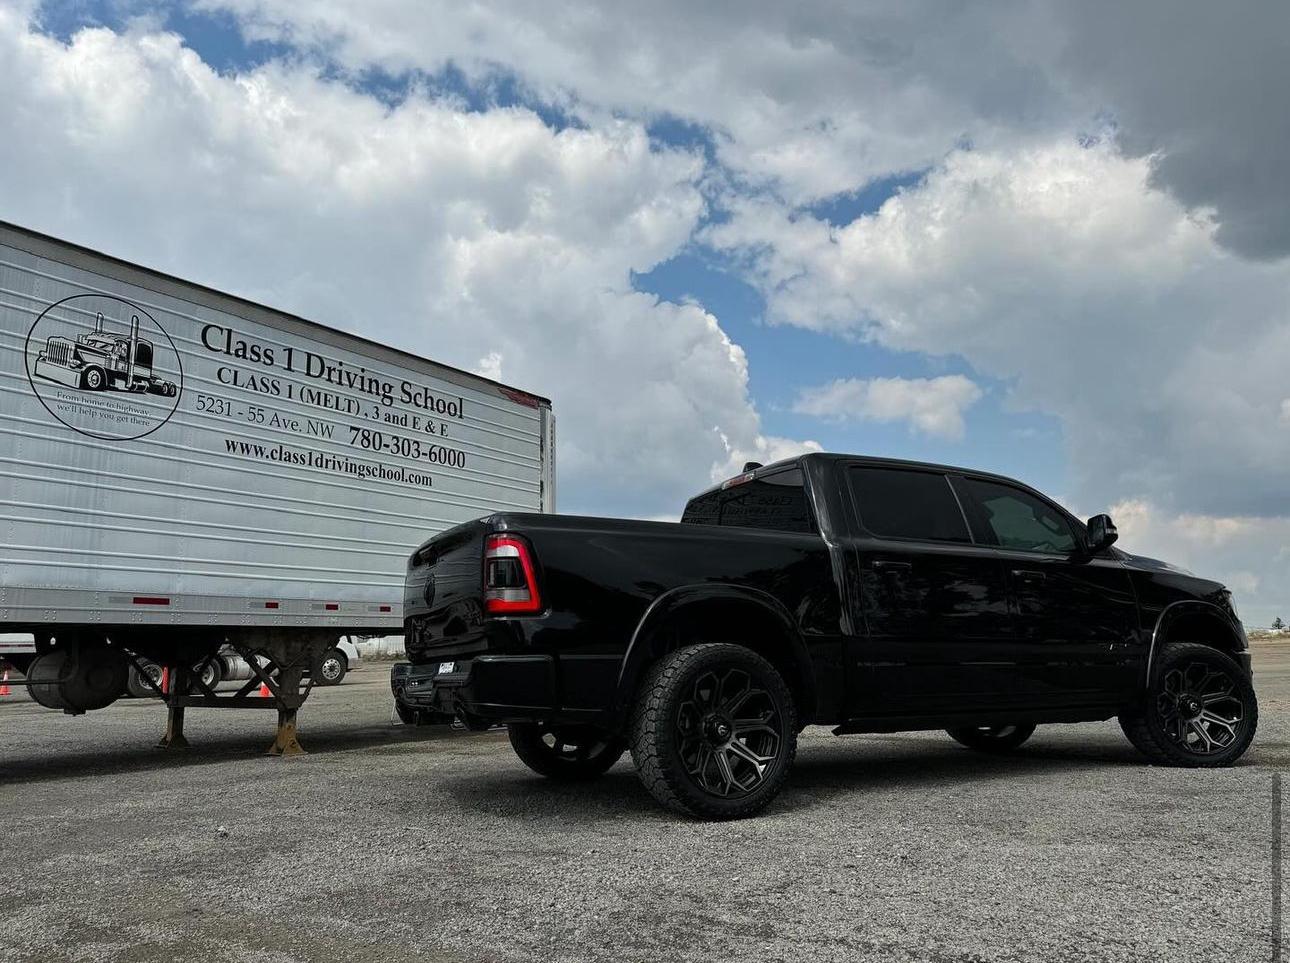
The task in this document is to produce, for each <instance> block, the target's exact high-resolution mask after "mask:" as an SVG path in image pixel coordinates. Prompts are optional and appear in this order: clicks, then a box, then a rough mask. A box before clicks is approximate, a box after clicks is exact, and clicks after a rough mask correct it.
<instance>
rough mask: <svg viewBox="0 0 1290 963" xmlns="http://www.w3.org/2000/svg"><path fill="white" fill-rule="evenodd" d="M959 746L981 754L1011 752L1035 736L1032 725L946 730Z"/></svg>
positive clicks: (970, 727)
mask: <svg viewBox="0 0 1290 963" xmlns="http://www.w3.org/2000/svg"><path fill="white" fill-rule="evenodd" d="M945 731H946V732H948V733H949V734H950V738H951V739H953V740H954V741H955V742H957V743H958V744H959V745H962V746H967V747H968V748H969V749H976V750H978V751H980V752H998V753H1002V752H1011V751H1012V750H1013V749H1016V748H1017V747H1018V746H1020V745H1021V744H1022V743H1023V742H1025V741H1026V740H1027V739H1029V738H1030V737H1031V736H1033V735H1034V734H1035V727H1034V726H1032V725H1012V726H964V727H962V728H957V729H946V730H945Z"/></svg>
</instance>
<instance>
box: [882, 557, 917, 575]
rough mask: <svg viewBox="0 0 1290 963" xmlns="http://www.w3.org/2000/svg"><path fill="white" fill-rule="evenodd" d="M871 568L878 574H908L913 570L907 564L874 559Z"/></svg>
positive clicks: (886, 559) (887, 559)
mask: <svg viewBox="0 0 1290 963" xmlns="http://www.w3.org/2000/svg"><path fill="white" fill-rule="evenodd" d="M873 567H874V570H875V571H878V572H910V571H913V568H914V566H912V565H910V564H909V563H908V562H896V561H893V560H892V559H889V558H875V559H874V560H873Z"/></svg>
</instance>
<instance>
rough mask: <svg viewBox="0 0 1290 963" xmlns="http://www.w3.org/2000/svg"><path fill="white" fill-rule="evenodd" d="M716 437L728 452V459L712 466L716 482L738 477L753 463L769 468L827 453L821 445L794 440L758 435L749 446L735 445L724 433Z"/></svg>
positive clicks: (711, 474)
mask: <svg viewBox="0 0 1290 963" xmlns="http://www.w3.org/2000/svg"><path fill="white" fill-rule="evenodd" d="M717 434H718V437H720V439H721V444H722V446H724V448H725V451H726V457H725V459H724V460H722V461H717V462H714V463H713V465H712V470H711V471H710V472H709V475H710V477H711V479H712V481H714V482H715V481H722V480H723V479H726V478H730V477H732V476H734V475H737V474H739V473H740V472H742V471H743V470H744V465H746V464H747V463H748V462H750V461H753V462H758V463H759V464H762V465H769V464H771V463H772V462H776V461H781V460H783V459H785V458H794V457H796V456H797V455H804V454H806V453H808V452H812V451H823V450H824V449H823V448H822V447H821V445H820V443H819V442H818V441H810V440H807V441H794V440H793V439H792V438H777V437H775V436H773V435H771V436H766V435H757V436H756V437H754V438H752V439H750V440H749V441H748V442H747V443H745V444H740V443H737V442H734V441H732V440H731V439H730V438H729V437H727V436H726V434H725V433H724V432H721V431H718V432H717Z"/></svg>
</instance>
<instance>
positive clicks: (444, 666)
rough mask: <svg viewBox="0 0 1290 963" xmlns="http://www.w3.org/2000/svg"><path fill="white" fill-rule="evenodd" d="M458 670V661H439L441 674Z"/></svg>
mask: <svg viewBox="0 0 1290 963" xmlns="http://www.w3.org/2000/svg"><path fill="white" fill-rule="evenodd" d="M456 671H457V663H456V662H440V663H439V674H440V675H445V674H447V673H449V672H456Z"/></svg>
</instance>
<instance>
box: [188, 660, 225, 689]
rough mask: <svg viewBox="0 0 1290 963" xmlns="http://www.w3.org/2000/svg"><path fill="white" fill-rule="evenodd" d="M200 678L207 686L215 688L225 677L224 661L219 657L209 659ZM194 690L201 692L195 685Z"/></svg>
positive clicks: (203, 666)
mask: <svg viewBox="0 0 1290 963" xmlns="http://www.w3.org/2000/svg"><path fill="white" fill-rule="evenodd" d="M200 678H201V680H202V683H203V684H204V685H205V686H206V688H208V689H213V688H215V687H216V686H217V685H219V684H220V682H221V681H223V679H224V663H223V662H221V661H220V659H219V658H218V657H215V658H210V659H207V660H206V662H205V663H203V665H202V669H201V676H200ZM193 691H194V692H201V690H200V689H199V688H197V686H195V685H194V686H193Z"/></svg>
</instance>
